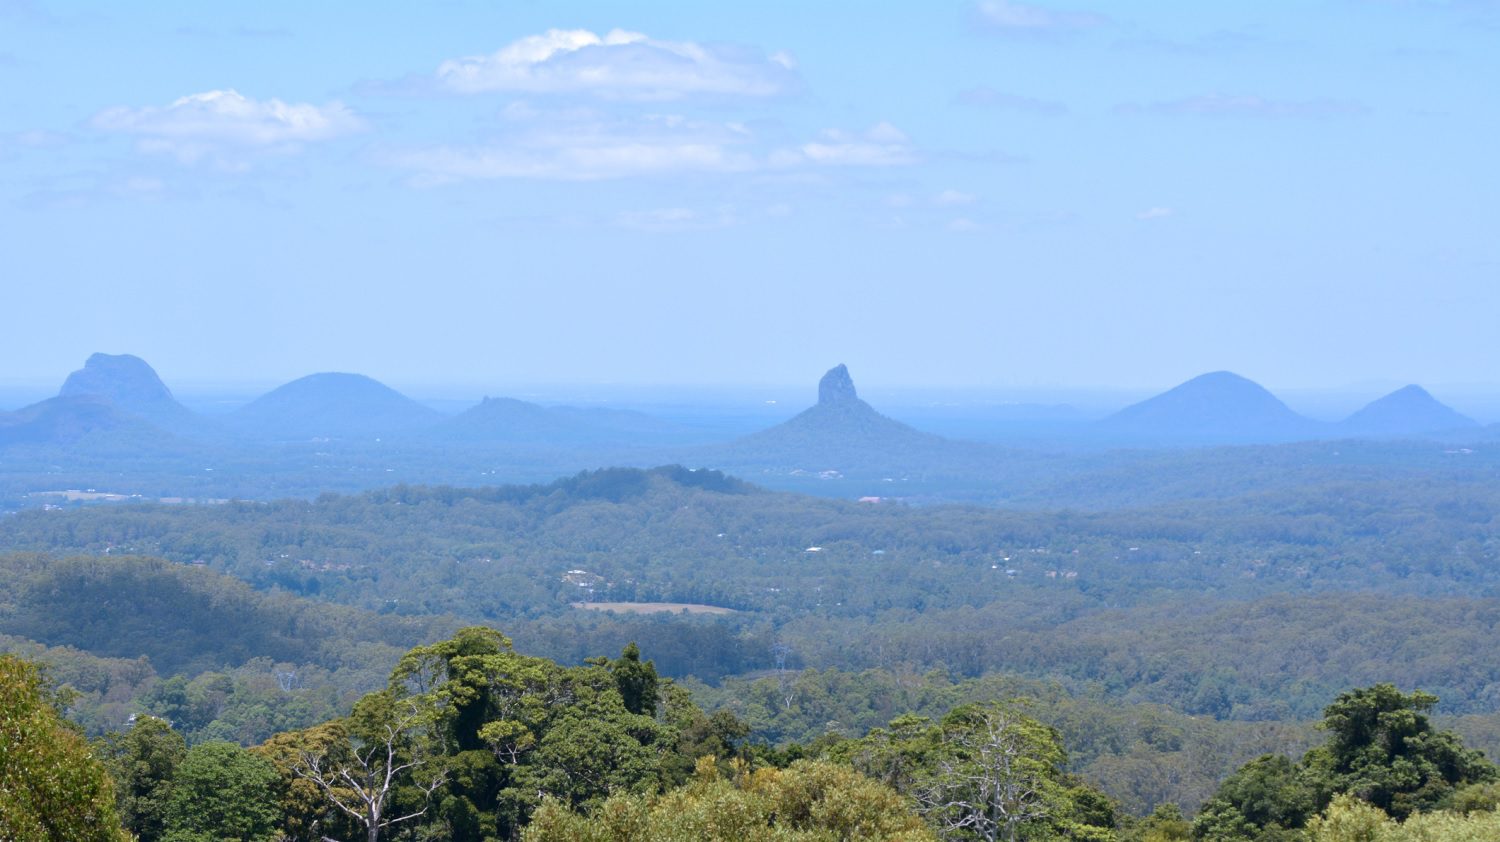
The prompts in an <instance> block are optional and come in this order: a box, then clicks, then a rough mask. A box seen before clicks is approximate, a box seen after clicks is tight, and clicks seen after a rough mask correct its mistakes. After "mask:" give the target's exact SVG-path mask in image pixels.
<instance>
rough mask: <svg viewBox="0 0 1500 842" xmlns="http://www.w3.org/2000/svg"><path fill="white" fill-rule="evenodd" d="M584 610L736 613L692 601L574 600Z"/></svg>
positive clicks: (651, 612)
mask: <svg viewBox="0 0 1500 842" xmlns="http://www.w3.org/2000/svg"><path fill="white" fill-rule="evenodd" d="M571 605H572V606H573V607H574V608H582V609H584V610H586V611H618V612H620V613H621V614H738V613H739V612H738V611H736V610H734V609H733V608H724V607H722V606H718V605H699V604H697V603H693V602H574V603H571Z"/></svg>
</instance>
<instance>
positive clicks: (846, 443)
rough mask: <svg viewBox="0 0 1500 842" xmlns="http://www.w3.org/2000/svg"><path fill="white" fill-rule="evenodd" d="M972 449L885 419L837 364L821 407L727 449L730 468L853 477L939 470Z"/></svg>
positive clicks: (824, 385)
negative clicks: (850, 474)
mask: <svg viewBox="0 0 1500 842" xmlns="http://www.w3.org/2000/svg"><path fill="white" fill-rule="evenodd" d="M968 447H970V446H969V445H964V444H961V443H958V442H952V441H949V440H948V439H945V438H942V437H940V436H935V435H932V434H931V433H924V432H922V431H920V430H917V429H914V428H912V427H909V426H907V425H905V424H902V423H901V422H900V421H894V420H892V419H890V418H887V417H886V416H884V415H881V414H880V413H879V412H877V411H875V409H874V407H871V406H870V405H869V404H868V403H865V402H864V401H863V400H861V399H860V397H859V393H858V392H857V391H855V388H854V380H853V378H851V377H850V376H849V369H848V368H847V367H845V366H843V365H837V366H834V367H833V368H832V369H829V371H828V373H827V374H824V375H823V378H822V379H821V380H820V381H818V402H817V403H816V404H814V405H812V406H811V407H809V408H808V409H806V410H804V411H803V412H801V413H800V414H798V415H797V416H795V417H793V418H791V419H790V420H788V421H785V422H783V423H781V424H778V425H776V426H774V427H771V428H770V429H766V430H761V431H760V432H758V433H753V434H751V435H748V436H745V437H744V438H741V439H738V440H736V441H734V442H731V443H729V444H728V445H725V446H724V447H723V448H722V449H721V450H722V457H723V458H722V461H723V462H724V463H725V464H731V465H739V466H745V465H767V466H778V467H790V468H796V469H802V470H808V471H824V470H835V471H840V472H845V473H847V472H850V471H859V472H884V471H889V470H894V469H901V470H913V469H922V468H926V467H934V468H935V467H937V466H938V465H940V464H942V465H946V464H948V461H949V460H950V459H952V457H953V456H954V451H956V450H960V449H965V448H968Z"/></svg>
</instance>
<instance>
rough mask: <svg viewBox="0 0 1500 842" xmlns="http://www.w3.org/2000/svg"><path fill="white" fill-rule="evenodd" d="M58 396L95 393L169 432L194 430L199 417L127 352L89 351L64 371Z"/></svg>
mask: <svg viewBox="0 0 1500 842" xmlns="http://www.w3.org/2000/svg"><path fill="white" fill-rule="evenodd" d="M57 396H58V397H60V398H77V397H97V398H103V399H105V400H107V401H109V402H110V403H112V404H114V405H115V407H117V408H118V409H121V410H123V411H125V412H128V413H131V414H133V415H139V416H140V417H142V418H144V419H146V420H147V421H150V422H151V423H153V424H156V425H157V426H160V427H163V428H165V429H167V430H171V431H173V432H179V433H182V432H194V431H197V430H198V429H199V428H200V427H201V426H202V420H201V419H200V418H198V416H196V415H194V414H193V412H192V411H191V410H189V409H188V408H187V407H185V406H183V405H182V404H180V403H178V402H177V399H176V398H174V397H173V396H172V391H171V390H170V389H168V388H167V386H166V384H165V383H163V382H161V378H160V377H158V376H157V374H156V370H155V369H153V368H151V366H150V365H148V364H147V363H146V361H145V360H143V359H141V358H140V357H137V356H133V355H131V354H93V355H92V356H90V357H89V358H88V360H87V361H86V362H84V364H83V368H81V369H79V370H77V371H75V372H73V373H72V374H69V375H68V379H67V380H64V381H63V385H62V389H61V390H60V391H59V392H58V393H57Z"/></svg>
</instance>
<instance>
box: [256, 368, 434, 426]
mask: <svg viewBox="0 0 1500 842" xmlns="http://www.w3.org/2000/svg"><path fill="white" fill-rule="evenodd" d="M442 417H443V416H442V413H440V412H438V411H437V410H435V409H432V408H431V407H427V406H423V405H422V404H420V403H417V402H416V401H414V400H412V399H411V398H408V397H407V396H405V395H403V394H401V393H400V392H398V391H396V390H395V389H392V388H391V387H389V386H387V385H385V384H384V383H381V382H379V381H377V380H373V379H371V378H369V377H366V376H364V375H363V374H343V373H338V372H327V373H322V374H309V375H308V376H306V377H303V378H301V379H299V380H293V381H292V382H290V383H287V384H286V385H284V386H280V387H278V388H276V389H274V390H272V391H270V392H268V393H266V394H264V395H262V396H260V397H259V398H256V399H255V400H253V401H251V402H250V403H248V404H246V405H244V406H243V407H240V408H239V409H238V410H236V411H235V412H234V413H233V414H232V415H231V416H230V421H231V423H233V424H234V426H236V427H237V428H239V429H241V430H243V431H244V432H247V433H250V434H252V435H257V436H268V437H274V438H286V439H312V438H331V439H348V438H370V437H378V436H381V435H384V434H389V433H396V432H402V431H406V430H412V429H415V428H419V427H424V426H429V425H432V424H435V423H437V422H438V421H440V420H441V419H442Z"/></svg>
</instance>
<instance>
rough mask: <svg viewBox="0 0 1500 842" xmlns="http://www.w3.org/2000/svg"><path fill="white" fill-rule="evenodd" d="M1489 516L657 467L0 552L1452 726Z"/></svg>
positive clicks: (1337, 497)
mask: <svg viewBox="0 0 1500 842" xmlns="http://www.w3.org/2000/svg"><path fill="white" fill-rule="evenodd" d="M1497 516H1500V490H1497V487H1496V486H1494V485H1492V484H1481V483H1471V484H1458V483H1438V482H1427V483H1419V482H1406V481H1380V480H1374V479H1371V480H1366V481H1364V482H1359V483H1356V482H1345V483H1338V484H1332V485H1328V486H1324V487H1314V488H1308V489H1303V490H1297V491H1288V492H1282V493H1276V494H1262V495H1253V496H1245V497H1241V498H1237V499H1229V500H1222V501H1208V502H1202V503H1195V504H1173V505H1167V506H1158V507H1153V508H1143V509H1135V510H1128V511H1119V512H1108V513H1086V512H1076V511H1006V510H995V509H981V508H973V507H962V506H930V507H913V506H905V505H901V504H898V503H891V502H885V501H882V502H865V503H856V502H843V501H835V500H826V499H820V498H813V497H806V496H800V495H794V494H786V493H774V492H766V491H763V490H759V489H756V488H755V487H754V486H751V485H747V484H745V483H743V482H741V481H738V480H736V479H733V478H731V477H728V476H725V475H723V474H720V473H717V472H713V471H692V470H686V469H683V468H659V469H654V470H649V471H647V470H634V469H611V470H605V471H596V472H588V473H584V474H580V475H578V476H576V477H573V478H570V479H567V480H562V481H558V482H555V483H550V484H546V485H536V486H507V487H498V488H486V489H459V488H447V487H393V488H390V489H386V490H382V491H376V492H369V493H364V494H357V495H350V496H344V495H332V494H330V495H324V496H322V497H320V498H318V499H317V500H314V501H303V500H287V501H280V502H274V503H231V504H227V505H223V506H199V507H182V506H161V505H133V504H132V505H113V506H97V507H89V508H83V509H74V510H64V511H46V512H43V511H32V512H23V513H20V514H18V515H15V516H11V517H7V518H3V519H0V541H3V543H4V544H5V545H6V546H9V547H14V548H17V549H27V550H33V551H41V552H49V553H58V554H72V553H92V554H96V555H103V554H110V555H113V554H117V553H133V554H144V555H151V556H159V557H162V558H166V559H168V560H171V561H174V562H178V563H180V564H184V565H192V564H201V565H202V566H204V567H207V568H209V569H210V570H213V571H218V572H220V573H227V574H231V575H233V576H235V577H237V578H239V579H242V580H244V581H245V582H247V583H249V584H251V585H252V586H254V587H255V588H258V589H261V590H263V591H269V592H282V593H287V594H293V595H299V596H302V597H305V598H310V599H314V600H318V601H322V602H334V603H341V604H346V605H349V606H353V607H357V608H360V609H364V610H366V611H376V612H383V613H386V614H395V615H407V616H413V617H419V616H430V615H439V614H453V615H456V616H458V617H461V618H464V619H468V620H476V621H483V622H490V623H497V624H500V625H503V626H504V627H505V628H506V629H507V630H508V631H510V632H511V633H512V634H513V636H514V637H515V638H516V640H517V641H518V643H520V644H521V645H523V646H525V647H527V648H528V649H529V650H530V651H537V652H541V653H545V654H547V655H549V656H551V657H556V658H559V659H562V660H564V661H571V660H576V659H578V658H582V657H585V656H586V655H588V654H590V653H591V652H597V651H601V650H608V649H610V648H611V647H616V646H618V645H623V643H624V642H627V641H628V640H630V639H637V640H640V641H641V642H642V644H643V645H649V647H650V648H651V649H652V651H654V652H656V653H657V658H658V663H659V664H660V665H661V666H662V668H663V669H664V670H665V671H667V672H668V673H670V674H673V675H689V674H692V675H698V676H700V677H702V678H706V679H709V680H717V679H718V678H720V677H723V676H725V675H730V674H735V673H741V672H749V671H754V670H763V669H767V668H771V667H773V666H775V665H776V663H777V659H776V658H775V657H774V656H773V652H774V650H776V649H777V647H785V648H786V650H787V651H788V655H787V657H786V658H785V659H784V662H785V664H786V665H787V666H789V667H790V668H800V667H802V666H815V667H820V668H821V667H842V668H855V669H863V668H869V667H881V666H889V665H893V664H895V665H900V666H901V667H902V668H903V669H911V670H918V671H920V670H924V669H927V668H931V667H935V666H940V667H942V668H944V669H947V670H952V671H954V672H955V673H956V674H959V675H980V674H983V673H985V672H988V671H991V670H1010V671H1019V672H1024V673H1027V674H1032V675H1056V676H1059V677H1063V678H1065V679H1066V680H1067V681H1068V683H1069V684H1070V686H1073V687H1077V688H1085V687H1088V686H1093V684H1098V685H1099V686H1102V687H1104V688H1107V691H1108V692H1109V693H1110V694H1113V695H1115V696H1117V697H1119V698H1130V699H1139V700H1142V701H1152V702H1160V703H1165V704H1172V705H1175V706H1178V707H1180V708H1182V709H1185V710H1189V711H1191V712H1195V713H1206V714H1211V715H1214V716H1225V717H1236V718H1245V719H1265V718H1282V717H1286V716H1293V717H1305V716H1308V715H1311V714H1312V713H1314V712H1315V710H1316V707H1317V705H1318V704H1320V703H1321V700H1322V699H1324V698H1326V696H1327V694H1328V693H1329V692H1332V691H1334V690H1336V689H1337V688H1338V687H1340V686H1343V685H1344V684H1345V683H1347V681H1348V680H1349V678H1350V676H1353V675H1359V676H1368V677H1369V678H1370V680H1377V679H1382V678H1386V677H1389V676H1388V675H1386V673H1385V672H1384V670H1387V669H1389V668H1391V666H1392V662H1391V660H1390V658H1391V657H1392V656H1391V655H1390V653H1392V652H1407V653H1413V654H1411V656H1410V657H1403V658H1402V659H1401V661H1400V665H1401V666H1400V668H1401V669H1402V670H1403V673H1404V674H1409V675H1411V676H1412V677H1413V678H1417V677H1420V678H1421V680H1423V681H1424V682H1425V683H1426V684H1427V685H1428V686H1431V687H1434V688H1435V689H1439V690H1441V691H1442V692H1443V695H1444V697H1445V698H1446V699H1448V700H1449V701H1448V704H1449V705H1451V706H1452V707H1451V709H1452V710H1455V711H1466V712H1479V713H1482V712H1487V711H1491V710H1494V709H1495V699H1497V698H1500V696H1496V695H1495V694H1494V692H1493V690H1492V689H1491V688H1492V687H1500V654H1497V653H1496V652H1495V651H1494V650H1493V647H1486V646H1483V645H1479V644H1478V643H1477V641H1479V640H1482V639H1484V638H1483V636H1484V635H1485V634H1489V633H1491V632H1492V631H1493V630H1494V629H1495V628H1496V623H1495V622H1493V618H1494V617H1495V616H1497V614H1496V610H1495V608H1496V605H1497V603H1496V601H1495V597H1496V595H1497V594H1500V566H1497V564H1496V557H1495V555H1496V553H1497V551H1500V550H1497V547H1500V541H1497V532H1500V520H1497ZM1356 593H1362V594H1363V595H1360V596H1351V594H1356ZM575 603H583V604H598V603H607V604H608V603H621V604H623V605H622V610H624V609H629V608H630V606H631V605H635V604H642V603H668V604H693V605H705V606H709V607H711V608H713V609H714V610H719V611H725V610H727V611H731V612H734V613H727V614H719V615H717V616H714V617H709V618H702V617H697V618H692V617H690V618H684V617H679V616H675V615H670V614H665V615H664V614H655V615H642V614H609V613H596V612H593V611H585V610H580V609H577V608H574V607H572V606H573V605H574V604H575ZM1307 618H1315V621H1314V622H1312V623H1311V624H1310V625H1309V624H1306V623H1303V622H1302V621H1303V620H1304V619H1307ZM1226 630H1238V631H1234V632H1226ZM1226 633H1228V634H1229V637H1228V638H1226V637H1225V636H1224V635H1225V634H1226ZM1474 635H1479V637H1478V638H1475V637H1474ZM53 640H55V641H56V642H63V643H69V642H72V641H71V640H70V639H66V638H54V639H53ZM1208 640H1214V641H1218V642H1217V643H1216V644H1215V645H1214V646H1209V647H1205V646H1203V645H1200V644H1201V643H1202V642H1203V641H1208ZM48 642H52V640H49V641H48ZM1344 644H1348V645H1347V646H1345V645H1344ZM1298 652H1300V653H1303V654H1302V655H1289V654H1288V653H1298ZM1418 653H1419V654H1418Z"/></svg>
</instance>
